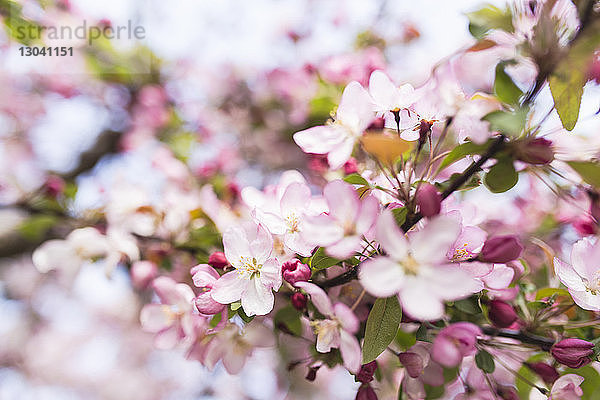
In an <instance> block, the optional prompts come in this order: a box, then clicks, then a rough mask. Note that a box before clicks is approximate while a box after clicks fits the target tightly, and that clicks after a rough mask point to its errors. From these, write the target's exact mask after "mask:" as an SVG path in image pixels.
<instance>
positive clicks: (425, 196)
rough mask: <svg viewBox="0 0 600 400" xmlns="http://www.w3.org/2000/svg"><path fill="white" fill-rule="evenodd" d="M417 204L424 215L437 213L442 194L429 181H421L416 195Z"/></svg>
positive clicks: (428, 215)
mask: <svg viewBox="0 0 600 400" xmlns="http://www.w3.org/2000/svg"><path fill="white" fill-rule="evenodd" d="M416 200H417V205H418V206H419V210H420V212H421V214H422V215H423V216H424V217H433V216H434V215H438V214H439V213H440V210H441V208H442V196H440V194H439V192H438V191H437V189H436V188H435V186H433V185H432V184H430V183H423V184H422V185H421V186H420V187H419V190H418V191H417V195H416Z"/></svg>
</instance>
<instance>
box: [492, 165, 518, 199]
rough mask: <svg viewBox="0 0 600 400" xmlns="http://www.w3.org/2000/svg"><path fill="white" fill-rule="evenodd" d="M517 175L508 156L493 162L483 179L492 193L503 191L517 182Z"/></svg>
mask: <svg viewBox="0 0 600 400" xmlns="http://www.w3.org/2000/svg"><path fill="white" fill-rule="evenodd" d="M518 180H519V175H518V174H517V171H515V167H514V165H513V161H512V160H511V159H510V158H502V159H500V160H498V162H497V163H496V164H494V165H493V166H492V167H491V168H490V170H489V171H488V173H487V174H485V178H484V179H483V183H484V184H485V186H486V187H487V188H488V189H489V190H490V191H491V192H492V193H503V192H506V191H507V190H509V189H511V188H512V187H513V186H515V185H516V184H517V182H518Z"/></svg>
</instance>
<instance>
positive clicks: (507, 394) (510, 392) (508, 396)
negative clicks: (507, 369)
mask: <svg viewBox="0 0 600 400" xmlns="http://www.w3.org/2000/svg"><path fill="white" fill-rule="evenodd" d="M496 390H497V391H498V395H499V396H500V398H501V399H502V400H519V394H518V393H517V391H516V390H515V388H514V387H512V386H500V385H498V388H497V389H496Z"/></svg>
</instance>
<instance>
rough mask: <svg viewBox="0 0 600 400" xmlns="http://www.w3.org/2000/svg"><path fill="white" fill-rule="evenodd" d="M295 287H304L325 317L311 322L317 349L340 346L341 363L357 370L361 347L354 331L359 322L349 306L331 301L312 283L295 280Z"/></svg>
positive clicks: (320, 350) (351, 370)
mask: <svg viewBox="0 0 600 400" xmlns="http://www.w3.org/2000/svg"><path fill="white" fill-rule="evenodd" d="M296 287H298V288H300V289H303V290H304V291H306V293H308V294H309V295H310V300H311V301H312V303H313V304H314V305H315V307H316V308H317V310H319V312H320V313H321V314H323V315H324V316H325V317H326V318H327V319H324V320H318V321H312V322H311V325H312V326H313V329H314V330H315V333H316V334H317V351H318V352H320V353H328V352H329V351H330V350H331V349H332V348H339V349H340V352H341V353H342V358H343V359H344V366H345V367H346V368H347V369H348V371H350V372H352V373H355V372H357V371H358V369H359V368H360V361H361V350H360V344H359V343H358V340H357V339H356V337H355V336H354V334H355V333H356V332H357V331H358V328H359V325H360V323H359V321H358V319H357V318H356V316H355V315H354V313H353V312H352V310H350V308H349V307H348V306H346V305H345V304H343V303H336V304H332V303H331V300H330V299H329V296H327V293H325V291H324V290H323V289H321V288H320V287H318V286H317V285H315V284H312V283H310V282H298V283H296Z"/></svg>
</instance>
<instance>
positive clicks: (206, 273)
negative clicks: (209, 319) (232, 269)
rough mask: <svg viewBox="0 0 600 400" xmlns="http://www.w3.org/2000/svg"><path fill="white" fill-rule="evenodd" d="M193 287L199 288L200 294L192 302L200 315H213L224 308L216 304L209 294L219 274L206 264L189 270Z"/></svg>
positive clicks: (222, 305)
mask: <svg viewBox="0 0 600 400" xmlns="http://www.w3.org/2000/svg"><path fill="white" fill-rule="evenodd" d="M190 273H191V274H192V280H193V281H194V285H195V286H196V287H198V288H200V294H199V295H198V297H196V299H195V300H194V303H195V304H196V308H197V309H198V311H200V312H201V313H202V314H206V315H214V314H217V313H219V312H221V311H223V309H224V308H225V305H224V304H221V303H218V302H216V301H215V300H214V299H213V298H212V296H211V292H212V289H213V286H214V284H215V283H216V282H217V280H219V278H220V276H219V273H218V272H217V271H216V270H215V269H214V268H213V267H211V266H210V265H208V264H198V265H196V266H195V267H192V269H191V270H190Z"/></svg>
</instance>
